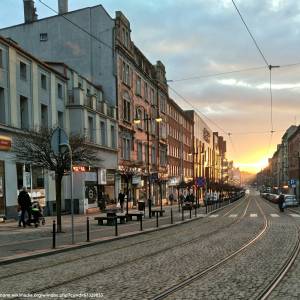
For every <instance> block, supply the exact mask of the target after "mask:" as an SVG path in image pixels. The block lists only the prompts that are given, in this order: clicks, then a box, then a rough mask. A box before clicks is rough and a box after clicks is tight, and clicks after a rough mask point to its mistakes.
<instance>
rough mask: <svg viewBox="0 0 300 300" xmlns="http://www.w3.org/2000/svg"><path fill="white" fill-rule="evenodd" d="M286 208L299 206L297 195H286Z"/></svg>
mask: <svg viewBox="0 0 300 300" xmlns="http://www.w3.org/2000/svg"><path fill="white" fill-rule="evenodd" d="M284 203H285V207H290V206H298V204H299V203H298V201H297V199H296V196H295V195H284Z"/></svg>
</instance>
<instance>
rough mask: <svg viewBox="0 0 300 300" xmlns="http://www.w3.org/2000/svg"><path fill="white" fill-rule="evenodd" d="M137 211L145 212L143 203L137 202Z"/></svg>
mask: <svg viewBox="0 0 300 300" xmlns="http://www.w3.org/2000/svg"><path fill="white" fill-rule="evenodd" d="M138 210H140V211H144V210H145V202H144V201H138Z"/></svg>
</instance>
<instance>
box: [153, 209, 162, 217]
mask: <svg viewBox="0 0 300 300" xmlns="http://www.w3.org/2000/svg"><path fill="white" fill-rule="evenodd" d="M165 212H166V211H165V210H164V209H160V208H159V209H158V208H152V209H151V215H152V217H154V216H155V214H159V215H160V216H161V217H162V216H163V215H164V213H165Z"/></svg>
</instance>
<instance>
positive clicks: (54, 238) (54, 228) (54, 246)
mask: <svg viewBox="0 0 300 300" xmlns="http://www.w3.org/2000/svg"><path fill="white" fill-rule="evenodd" d="M52 248H53V249H55V248H56V223H55V220H53V225H52Z"/></svg>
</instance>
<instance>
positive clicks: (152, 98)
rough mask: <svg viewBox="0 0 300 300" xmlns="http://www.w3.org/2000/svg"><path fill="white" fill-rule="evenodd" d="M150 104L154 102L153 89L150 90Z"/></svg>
mask: <svg viewBox="0 0 300 300" xmlns="http://www.w3.org/2000/svg"><path fill="white" fill-rule="evenodd" d="M150 102H151V104H155V103H154V102H155V101H154V89H153V88H151V89H150Z"/></svg>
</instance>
